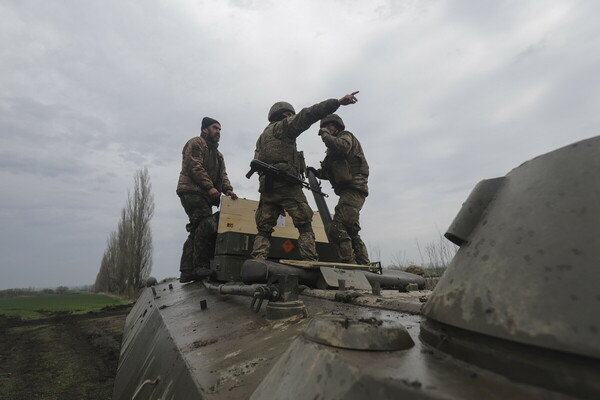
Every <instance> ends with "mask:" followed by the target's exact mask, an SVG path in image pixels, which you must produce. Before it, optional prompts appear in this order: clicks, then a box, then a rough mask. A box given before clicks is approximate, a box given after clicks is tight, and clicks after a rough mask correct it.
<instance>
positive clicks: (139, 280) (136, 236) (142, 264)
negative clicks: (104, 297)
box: [127, 168, 154, 288]
mask: <svg viewBox="0 0 600 400" xmlns="http://www.w3.org/2000/svg"><path fill="white" fill-rule="evenodd" d="M127 203H128V214H129V222H130V226H129V227H128V228H129V229H131V233H130V235H129V236H130V239H131V242H130V243H129V244H130V246H131V249H130V256H131V260H130V270H129V278H128V283H129V285H130V286H132V287H134V288H140V287H142V286H143V284H144V282H145V280H146V279H147V278H148V277H149V276H150V271H151V270H152V230H151V229H150V220H151V219H152V215H153V214H154V195H153V194H152V185H151V184H150V176H149V175H148V169H147V168H144V169H143V170H139V171H138V172H137V173H136V175H135V177H134V189H133V196H130V197H129V199H128V201H127Z"/></svg>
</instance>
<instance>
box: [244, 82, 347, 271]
mask: <svg viewBox="0 0 600 400" xmlns="http://www.w3.org/2000/svg"><path fill="white" fill-rule="evenodd" d="M357 93H358V92H353V93H351V94H347V95H345V96H343V97H342V98H340V99H339V100H337V99H329V100H325V101H323V102H321V103H318V104H315V105H313V106H311V107H307V108H303V109H302V110H300V112H299V113H298V114H296V112H295V110H294V107H292V105H291V104H289V103H286V102H284V101H281V102H278V103H275V104H273V106H272V107H271V109H270V110H269V115H268V119H269V122H270V124H269V125H268V126H267V127H266V128H265V130H264V131H263V133H262V134H261V135H260V137H259V138H258V140H257V141H256V150H255V152H254V158H255V159H257V160H260V161H263V162H265V163H267V164H270V165H272V166H274V167H276V168H278V169H280V170H282V171H284V172H287V173H289V174H291V175H293V176H298V177H300V176H302V175H303V174H304V172H305V169H306V166H305V163H304V157H303V155H302V153H300V152H298V150H297V149H296V138H297V137H298V136H300V134H301V133H302V132H304V131H306V130H307V129H308V128H310V126H311V125H312V124H314V123H315V122H317V121H318V120H320V119H321V118H323V117H325V116H326V115H329V114H331V113H333V112H335V111H336V110H337V109H338V108H339V107H340V105H343V106H345V105H348V104H354V103H356V102H357V101H358V100H357V99H356V97H355V95H356V94H357ZM259 192H260V203H259V205H258V209H257V210H256V216H255V217H256V228H257V230H258V234H257V235H256V238H255V240H254V247H253V249H252V257H253V258H257V259H266V258H267V255H268V254H269V248H270V246H271V234H272V233H273V227H274V226H275V225H276V223H277V218H278V216H279V215H280V214H283V213H284V212H285V211H287V212H288V213H289V214H290V216H291V217H292V220H293V222H294V226H295V227H296V229H298V232H299V233H300V236H299V238H298V245H299V250H300V255H301V257H302V259H303V260H316V259H317V257H318V255H317V250H316V247H315V234H314V232H313V229H312V217H313V211H312V210H311V208H310V207H309V205H308V202H307V200H306V197H305V196H304V193H303V192H302V186H301V185H300V184H294V183H289V182H286V181H283V180H280V179H277V178H275V177H273V176H270V175H266V174H263V175H261V176H260V186H259Z"/></svg>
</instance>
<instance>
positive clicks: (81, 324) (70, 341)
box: [0, 305, 132, 400]
mask: <svg viewBox="0 0 600 400" xmlns="http://www.w3.org/2000/svg"><path fill="white" fill-rule="evenodd" d="M131 307H132V306H131V305H124V306H114V307H107V308H105V309H104V310H102V311H100V312H93V313H88V314H82V315H72V314H70V313H65V312H59V313H52V314H49V315H48V317H47V318H43V319H37V320H31V321H23V320H20V319H17V318H7V317H5V316H2V315H0V399H7V400H9V399H10V400H17V399H27V400H29V399H48V400H50V399H64V400H69V399H110V398H111V397H112V388H113V382H114V378H115V374H116V371H117V363H118V361H119V349H120V346H121V337H122V334H123V326H124V324H125V317H126V316H127V314H128V313H129V310H130V309H131Z"/></svg>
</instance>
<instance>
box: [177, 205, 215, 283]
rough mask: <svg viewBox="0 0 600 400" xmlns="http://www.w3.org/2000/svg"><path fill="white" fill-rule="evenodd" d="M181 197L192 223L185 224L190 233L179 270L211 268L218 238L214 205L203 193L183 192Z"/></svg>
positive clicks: (188, 270)
mask: <svg viewBox="0 0 600 400" xmlns="http://www.w3.org/2000/svg"><path fill="white" fill-rule="evenodd" d="M180 199H181V205H182V206H183V209H184V210H185V213H186V214H187V215H188V217H189V219H190V223H189V224H187V225H186V226H185V228H186V230H187V231H188V232H189V235H188V238H187V240H186V241H185V243H184V244H183V253H182V254H181V263H180V266H179V270H180V271H181V272H189V273H191V272H192V271H193V270H194V268H209V267H210V259H211V258H212V257H213V256H214V254H215V243H216V238H217V222H216V218H215V216H214V215H213V213H212V205H211V204H210V202H209V201H208V199H206V197H204V196H202V195H201V194H183V195H181V196H180Z"/></svg>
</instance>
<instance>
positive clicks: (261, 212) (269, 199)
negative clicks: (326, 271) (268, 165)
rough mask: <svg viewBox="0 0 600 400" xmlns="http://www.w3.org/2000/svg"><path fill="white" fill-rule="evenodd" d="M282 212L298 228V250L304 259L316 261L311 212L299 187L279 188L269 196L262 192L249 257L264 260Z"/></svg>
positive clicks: (287, 186) (274, 189)
mask: <svg viewBox="0 0 600 400" xmlns="http://www.w3.org/2000/svg"><path fill="white" fill-rule="evenodd" d="M282 210H285V211H286V212H287V213H288V214H289V215H290V217H292V221H294V226H295V227H296V229H298V232H299V233H300V236H299V237H298V247H299V250H300V256H301V257H302V259H303V260H316V259H317V257H318V255H317V249H316V247H315V234H314V232H313V229H312V217H313V211H312V210H311V208H310V206H309V205H308V201H307V200H306V196H304V193H303V192H302V188H301V187H300V186H290V185H284V186H278V187H275V188H273V190H272V191H271V192H269V193H261V195H260V202H259V204H258V209H257V210H256V215H255V218H256V228H257V230H258V234H257V235H256V238H255V239H254V247H253V248H252V257H253V258H258V259H266V258H267V256H268V254H269V249H270V248H271V234H272V233H273V227H274V226H275V225H276V224H277V218H278V217H279V215H280V214H281V211H282Z"/></svg>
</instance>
